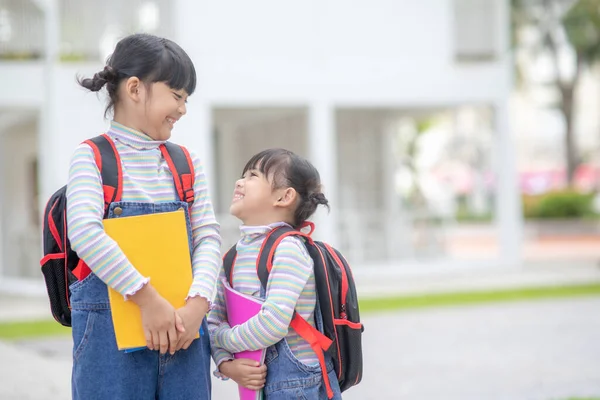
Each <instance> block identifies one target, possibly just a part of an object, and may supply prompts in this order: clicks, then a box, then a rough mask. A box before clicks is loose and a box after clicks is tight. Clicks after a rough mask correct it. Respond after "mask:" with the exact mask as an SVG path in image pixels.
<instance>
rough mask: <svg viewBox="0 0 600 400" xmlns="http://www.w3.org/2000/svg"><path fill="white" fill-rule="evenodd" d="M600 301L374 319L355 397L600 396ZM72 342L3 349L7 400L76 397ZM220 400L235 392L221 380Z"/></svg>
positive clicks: (2, 389) (530, 399) (349, 399)
mask: <svg viewBox="0 0 600 400" xmlns="http://www.w3.org/2000/svg"><path fill="white" fill-rule="evenodd" d="M598 310H600V297H589V298H577V299H560V300H539V301H532V302H524V303H504V304H495V305H485V306H473V307H452V308H440V309H430V310H414V311H404V312H401V313H389V314H382V315H368V316H366V317H365V318H364V323H365V326H366V329H365V335H364V354H365V360H364V361H365V362H364V363H365V376H364V380H363V382H362V383H361V385H359V386H358V387H356V388H353V389H351V390H350V391H348V392H347V394H345V395H344V399H346V400H354V399H356V400H359V399H360V400H368V399H378V400H379V399H399V400H413V399H414V400H429V399H431V400H434V399H435V400H439V399H445V400H459V399H460V400H561V399H566V398H568V397H571V396H579V397H586V396H600V341H599V340H598V338H599V337H600V312H598ZM69 342H70V340H69V339H59V340H52V341H45V342H35V343H22V344H20V345H19V346H18V347H15V346H11V345H7V344H3V343H0V352H1V353H2V358H3V360H2V363H0V398H1V399H6V400H12V399H14V400H22V399H23V400H24V399H31V400H42V399H44V400H45V399H57V400H60V399H68V398H69V397H70V396H69V393H70V392H69V373H70V359H69V354H70V343H69ZM213 393H214V395H213V398H215V399H235V398H236V390H235V386H234V385H233V384H231V383H225V382H215V383H214V392H213Z"/></svg>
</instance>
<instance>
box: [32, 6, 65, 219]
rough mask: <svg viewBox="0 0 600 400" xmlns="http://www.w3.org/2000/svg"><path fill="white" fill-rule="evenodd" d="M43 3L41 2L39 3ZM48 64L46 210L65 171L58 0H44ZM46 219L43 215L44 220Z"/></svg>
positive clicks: (42, 189)
mask: <svg viewBox="0 0 600 400" xmlns="http://www.w3.org/2000/svg"><path fill="white" fill-rule="evenodd" d="M40 4H42V3H40ZM43 5H44V27H45V48H44V51H45V64H44V83H45V87H44V89H43V90H44V96H43V103H42V105H41V107H40V124H39V128H38V141H37V142H38V176H39V193H40V196H39V206H40V207H39V209H40V213H43V212H44V207H45V206H46V202H47V200H48V198H49V197H50V196H51V195H52V193H54V191H56V190H57V189H59V188H60V186H61V185H62V184H64V182H61V181H60V180H59V178H60V177H62V176H64V174H59V173H57V172H58V171H57V168H58V163H57V160H56V157H57V155H58V154H59V152H58V150H57V149H56V144H57V140H56V136H57V135H58V132H57V130H58V122H57V112H58V107H59V105H58V104H57V99H56V92H57V87H56V85H57V82H56V81H57V79H56V63H57V62H58V60H59V41H60V21H59V13H58V3H57V1H56V0H45V1H44V2H43ZM42 220H43V219H40V221H42Z"/></svg>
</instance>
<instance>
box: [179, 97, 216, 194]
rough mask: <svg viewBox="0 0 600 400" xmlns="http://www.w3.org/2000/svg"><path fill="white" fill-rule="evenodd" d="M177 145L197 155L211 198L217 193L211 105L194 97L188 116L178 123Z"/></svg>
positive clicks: (191, 100)
mask: <svg viewBox="0 0 600 400" xmlns="http://www.w3.org/2000/svg"><path fill="white" fill-rule="evenodd" d="M173 141H174V142H175V143H179V144H182V145H184V146H186V147H187V148H189V149H190V150H191V151H193V152H194V153H196V154H197V155H198V157H200V160H201V161H202V165H203V166H204V173H205V174H206V178H207V179H208V189H209V191H210V194H211V196H214V195H215V193H216V187H215V186H216V185H215V179H216V178H217V177H216V176H215V175H214V164H213V162H214V140H213V126H212V111H211V108H210V105H209V104H207V103H206V101H204V99H202V98H196V96H194V95H193V96H192V97H191V98H190V103H189V104H188V107H187V114H186V115H185V116H184V117H183V118H182V119H181V121H179V122H178V123H177V131H176V132H175V133H174V135H173Z"/></svg>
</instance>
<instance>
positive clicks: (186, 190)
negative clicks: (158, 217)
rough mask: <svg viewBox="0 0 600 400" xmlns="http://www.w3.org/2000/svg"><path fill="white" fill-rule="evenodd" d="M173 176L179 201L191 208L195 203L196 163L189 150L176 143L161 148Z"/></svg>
mask: <svg viewBox="0 0 600 400" xmlns="http://www.w3.org/2000/svg"><path fill="white" fill-rule="evenodd" d="M159 148H160V151H161V153H162V155H163V157H164V158H165V160H166V161H167V165H168V166H169V169H170V170H171V174H173V181H174V182H175V188H176V189H177V195H178V196H179V200H181V201H185V202H186V203H188V204H189V205H190V207H191V205H192V203H193V202H194V178H195V174H194V163H193V162H192V157H191V156H190V153H189V152H188V150H187V149H186V148H185V147H183V146H180V145H178V144H175V143H171V142H166V143H164V144H161V145H160V146H159Z"/></svg>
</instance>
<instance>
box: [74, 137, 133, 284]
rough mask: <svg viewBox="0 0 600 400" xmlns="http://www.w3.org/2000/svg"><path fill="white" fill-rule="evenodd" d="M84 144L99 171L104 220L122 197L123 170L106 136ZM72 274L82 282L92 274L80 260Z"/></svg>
mask: <svg viewBox="0 0 600 400" xmlns="http://www.w3.org/2000/svg"><path fill="white" fill-rule="evenodd" d="M84 143H86V144H87V145H88V146H90V147H91V148H92V150H93V151H94V159H95V161H96V165H97V166H98V171H100V176H101V177H102V189H103V191H104V218H106V217H107V216H108V208H109V206H110V203H114V202H117V201H121V198H122V197H123V169H122V168H121V157H120V156H119V152H118V151H117V148H116V147H115V143H114V142H113V140H112V139H111V138H110V137H109V136H108V135H107V134H102V135H100V136H96V137H94V138H91V139H88V140H86V141H85V142H84ZM65 226H66V225H65ZM72 272H73V275H75V277H76V278H77V279H78V280H83V279H84V278H85V277H87V276H88V275H89V274H90V273H91V272H92V270H91V269H90V267H88V265H87V264H86V263H85V262H84V261H83V260H81V259H80V260H79V263H77V266H76V267H75V268H74V269H73V271H72Z"/></svg>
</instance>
